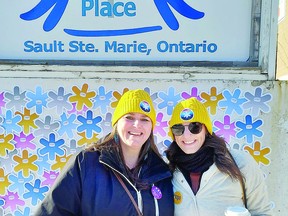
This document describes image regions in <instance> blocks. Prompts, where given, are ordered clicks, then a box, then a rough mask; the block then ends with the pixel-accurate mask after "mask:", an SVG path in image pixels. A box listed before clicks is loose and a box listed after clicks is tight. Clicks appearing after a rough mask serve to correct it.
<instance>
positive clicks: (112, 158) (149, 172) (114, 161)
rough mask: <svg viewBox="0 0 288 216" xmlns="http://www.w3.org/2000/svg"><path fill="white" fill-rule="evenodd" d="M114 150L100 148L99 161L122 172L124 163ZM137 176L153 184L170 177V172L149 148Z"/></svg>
mask: <svg viewBox="0 0 288 216" xmlns="http://www.w3.org/2000/svg"><path fill="white" fill-rule="evenodd" d="M115 152H116V151H115V150H106V149H105V150H104V149H103V150H101V152H100V157H99V161H100V162H102V163H104V164H106V165H108V166H109V167H111V168H113V169H115V170H117V171H118V172H120V173H123V170H124V164H123V163H122V162H121V160H120V156H119V154H117V153H116V154H115ZM139 177H140V179H142V180H144V181H146V182H148V184H153V183H155V182H158V181H160V180H162V179H166V178H171V177H172V174H171V172H170V170H169V168H168V165H167V164H166V163H165V162H164V161H163V160H162V159H161V158H159V157H158V156H157V155H156V154H155V153H154V152H153V151H152V150H149V152H148V153H147V157H145V160H144V161H143V164H142V167H141V171H140V175H139Z"/></svg>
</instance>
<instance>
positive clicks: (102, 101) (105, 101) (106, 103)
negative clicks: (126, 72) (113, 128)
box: [93, 86, 112, 114]
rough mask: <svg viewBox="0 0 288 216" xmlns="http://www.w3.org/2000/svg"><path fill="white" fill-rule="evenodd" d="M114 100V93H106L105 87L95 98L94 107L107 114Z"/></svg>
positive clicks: (101, 87)
mask: <svg viewBox="0 0 288 216" xmlns="http://www.w3.org/2000/svg"><path fill="white" fill-rule="evenodd" d="M111 98H112V91H109V92H107V93H106V92H105V88H104V87H103V86H100V87H99V92H98V94H97V96H96V97H95V102H94V107H93V108H95V109H96V108H97V107H100V109H101V113H102V114H105V113H106V112H107V108H108V107H110V103H111V100H110V99H111Z"/></svg>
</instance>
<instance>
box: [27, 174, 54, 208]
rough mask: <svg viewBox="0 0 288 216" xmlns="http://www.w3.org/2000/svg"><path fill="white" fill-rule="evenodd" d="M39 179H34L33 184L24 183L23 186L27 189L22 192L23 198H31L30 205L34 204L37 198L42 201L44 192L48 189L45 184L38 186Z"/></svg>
mask: <svg viewBox="0 0 288 216" xmlns="http://www.w3.org/2000/svg"><path fill="white" fill-rule="evenodd" d="M40 183H41V181H40V179H36V180H35V183H34V185H32V184H30V183H26V184H25V187H26V189H27V190H28V191H29V192H27V193H25V194H23V198H25V199H29V198H31V199H32V201H31V203H32V205H34V206H36V205H37V202H38V200H40V201H42V200H43V199H44V193H45V192H47V191H48V189H49V188H48V187H47V186H43V187H41V186H40Z"/></svg>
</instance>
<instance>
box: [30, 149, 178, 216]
mask: <svg viewBox="0 0 288 216" xmlns="http://www.w3.org/2000/svg"><path fill="white" fill-rule="evenodd" d="M111 169H115V170H116V171H119V172H120V173H121V167H120V166H119V162H118V161H117V160H116V159H115V157H113V156H112V155H110V154H109V153H108V152H106V151H104V150H102V151H101V153H100V152H99V151H95V152H87V151H82V152H80V153H79V154H78V155H76V157H74V158H72V159H71V160H69V162H68V163H67V165H66V166H65V169H64V170H63V171H62V172H61V174H60V175H59V176H58V178H57V180H56V182H55V183H54V185H53V187H52V188H51V189H50V191H49V193H48V194H47V195H46V197H45V199H44V200H43V202H42V203H41V205H40V206H39V208H38V209H37V211H36V214H35V215H36V216H44V215H53V216H68V215H81V216H101V215H103V216H114V215H115V216H133V215H137V212H136V209H135V207H134V206H133V204H132V202H131V200H130V199H129V196H128V195H127V193H126V192H125V190H124V189H123V187H122V186H121V184H120V182H119V181H118V179H117V178H116V176H115V175H114V173H113V172H112V170H111ZM140 178H141V179H143V180H145V181H146V182H148V183H149V189H147V190H142V191H140V192H139V191H138V190H137V189H136V188H135V187H133V184H132V183H130V182H129V181H128V180H127V178H123V176H122V179H123V181H124V182H125V184H126V186H127V187H128V189H129V191H130V192H131V194H132V195H133V197H134V200H135V201H136V203H137V202H138V205H139V204H140V205H141V204H142V205H143V214H144V215H145V216H154V215H158V213H159V215H161V216H170V215H171V216H172V215H173V214H174V201H173V187H172V183H171V178H172V175H171V172H170V171H169V169H168V166H167V165H166V163H165V162H164V161H163V160H162V159H161V158H159V157H158V156H157V155H156V154H155V153H154V152H152V151H150V152H148V157H147V158H146V159H145V161H144V162H143V165H142V168H141V171H140ZM153 184H154V185H155V186H157V187H158V188H160V190H161V192H162V194H163V196H162V198H161V199H158V200H157V199H154V197H153V195H152V193H151V187H152V185H153ZM137 193H138V196H137ZM141 200H142V201H141ZM140 208H141V207H140ZM157 212H158V213H157Z"/></svg>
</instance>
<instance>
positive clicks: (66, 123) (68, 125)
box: [58, 113, 77, 138]
mask: <svg viewBox="0 0 288 216" xmlns="http://www.w3.org/2000/svg"><path fill="white" fill-rule="evenodd" d="M75 120H76V115H75V114H72V115H70V116H69V117H67V115H66V113H63V114H62V115H61V121H60V129H59V130H58V134H59V135H60V136H62V135H63V134H64V133H66V134H67V136H68V137H69V138H73V136H74V130H76V128H77V124H75V123H74V121H75Z"/></svg>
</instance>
